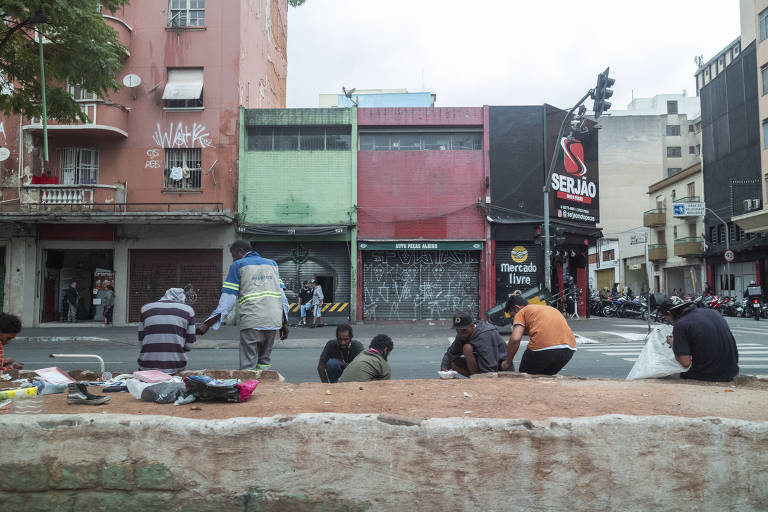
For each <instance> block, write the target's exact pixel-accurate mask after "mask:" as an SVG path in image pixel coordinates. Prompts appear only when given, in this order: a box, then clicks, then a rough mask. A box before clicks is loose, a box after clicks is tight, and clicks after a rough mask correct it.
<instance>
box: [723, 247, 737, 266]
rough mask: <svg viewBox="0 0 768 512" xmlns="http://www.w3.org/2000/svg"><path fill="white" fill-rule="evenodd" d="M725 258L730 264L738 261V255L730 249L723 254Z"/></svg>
mask: <svg viewBox="0 0 768 512" xmlns="http://www.w3.org/2000/svg"><path fill="white" fill-rule="evenodd" d="M723 258H725V261H727V262H728V263H731V262H732V261H733V260H735V259H736V254H734V252H733V251H732V250H730V249H728V250H727V251H725V252H724V253H723Z"/></svg>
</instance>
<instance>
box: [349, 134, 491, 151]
mask: <svg viewBox="0 0 768 512" xmlns="http://www.w3.org/2000/svg"><path fill="white" fill-rule="evenodd" d="M480 149H483V134H482V133H480V132H455V133H451V132H437V133H431V132H424V133H420V132H414V133H399V132H397V133H361V134H360V151H446V150H453V151H462V150H480Z"/></svg>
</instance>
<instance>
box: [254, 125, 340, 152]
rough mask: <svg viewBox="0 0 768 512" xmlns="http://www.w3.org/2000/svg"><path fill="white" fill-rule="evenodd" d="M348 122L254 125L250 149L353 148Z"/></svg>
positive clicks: (309, 149)
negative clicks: (336, 124) (333, 124)
mask: <svg viewBox="0 0 768 512" xmlns="http://www.w3.org/2000/svg"><path fill="white" fill-rule="evenodd" d="M350 133H351V130H350V128H349V127H348V126H328V127H322V126H301V127H299V126H251V127H249V128H248V130H247V137H248V139H247V148H248V151H349V149H350V144H351V135H350Z"/></svg>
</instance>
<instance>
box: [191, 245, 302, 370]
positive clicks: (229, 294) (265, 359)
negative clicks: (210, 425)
mask: <svg viewBox="0 0 768 512" xmlns="http://www.w3.org/2000/svg"><path fill="white" fill-rule="evenodd" d="M229 252H230V254H231V255H232V259H233V260H234V261H233V262H232V264H231V265H230V266H229V272H227V277H226V279H225V280H224V284H223V285H222V288H221V297H220V298H219V306H218V307H217V308H216V309H215V310H214V311H213V313H211V316H209V317H208V319H207V320H206V321H205V322H203V323H202V324H201V325H200V326H198V328H197V333H198V334H205V333H206V332H208V329H209V328H210V327H213V328H214V330H215V329H218V328H219V326H220V325H221V320H222V319H223V318H226V317H227V315H228V314H229V313H230V312H231V311H232V309H233V308H234V307H235V302H238V303H239V304H240V369H241V370H248V369H256V370H268V369H269V368H270V367H271V359H270V356H271V354H272V346H273V345H274V344H275V336H277V335H278V333H279V336H280V339H281V340H284V339H285V338H287V337H288V299H287V298H286V296H285V291H284V290H285V285H284V284H283V281H282V279H280V273H279V270H278V268H277V263H275V262H274V261H273V260H270V259H267V258H262V257H261V255H259V253H258V252H256V251H254V250H252V248H251V244H250V243H249V242H247V241H245V240H238V241H236V242H235V243H233V244H232V245H231V246H230V247H229Z"/></svg>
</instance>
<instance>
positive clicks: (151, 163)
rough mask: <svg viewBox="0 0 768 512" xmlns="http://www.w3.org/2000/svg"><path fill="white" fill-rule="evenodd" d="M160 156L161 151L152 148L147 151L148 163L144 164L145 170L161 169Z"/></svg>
mask: <svg viewBox="0 0 768 512" xmlns="http://www.w3.org/2000/svg"><path fill="white" fill-rule="evenodd" d="M159 156H160V150H159V149H155V148H150V149H148V150H147V161H146V162H144V168H145V169H160V160H157V158H158V157H159Z"/></svg>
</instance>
